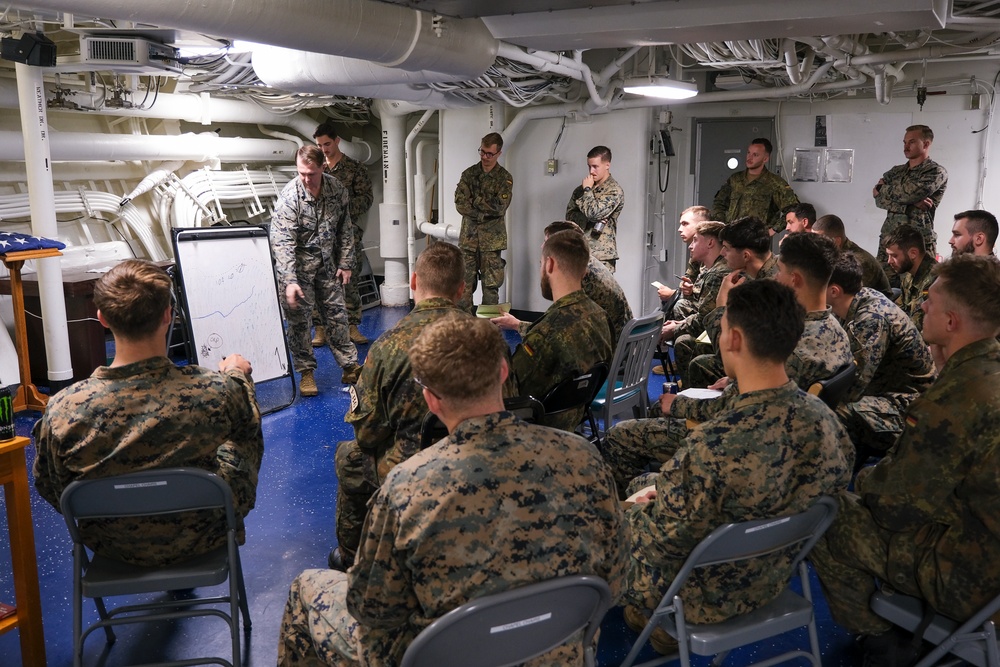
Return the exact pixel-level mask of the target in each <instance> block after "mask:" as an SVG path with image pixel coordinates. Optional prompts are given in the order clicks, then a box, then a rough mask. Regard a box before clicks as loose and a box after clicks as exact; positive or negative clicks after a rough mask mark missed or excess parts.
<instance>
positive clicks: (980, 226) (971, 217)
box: [955, 209, 997, 248]
mask: <svg viewBox="0 0 1000 667" xmlns="http://www.w3.org/2000/svg"><path fill="white" fill-rule="evenodd" d="M962 218H965V230H966V231H967V232H969V233H970V234H980V233H981V234H986V243H987V244H988V245H989V246H990V247H991V248H992V247H993V245H994V244H995V243H996V242H997V217H996V216H995V215H993V214H992V213H990V212H989V211H983V210H981V209H977V210H973V211H962V212H961V213H956V214H955V222H958V221H959V220H961V219H962Z"/></svg>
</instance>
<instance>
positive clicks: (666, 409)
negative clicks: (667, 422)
mask: <svg viewBox="0 0 1000 667" xmlns="http://www.w3.org/2000/svg"><path fill="white" fill-rule="evenodd" d="M676 400H677V394H662V395H661V396H660V411H661V412H662V413H663V416H664V417H669V416H670V408H671V407H673V405H674V401H676Z"/></svg>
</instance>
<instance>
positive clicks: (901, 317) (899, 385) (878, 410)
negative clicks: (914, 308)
mask: <svg viewBox="0 0 1000 667" xmlns="http://www.w3.org/2000/svg"><path fill="white" fill-rule="evenodd" d="M841 324H842V325H843V326H844V329H845V330H846V331H847V335H848V337H850V339H851V351H852V352H853V353H854V362H855V364H857V373H856V375H855V380H854V385H853V386H852V387H851V389H850V391H849V393H848V394H847V396H846V397H845V398H844V400H843V401H842V402H841V404H840V405H839V406H837V415H838V416H839V417H840V420H841V422H842V423H843V424H844V425H845V426H846V427H847V432H848V434H849V435H850V436H851V440H852V441H853V442H854V444H855V446H861V445H868V446H871V447H873V448H875V449H880V450H886V449H888V448H889V447H891V446H892V444H893V443H894V442H895V441H896V437H897V436H898V435H899V433H900V432H901V431H902V430H903V415H905V414H906V408H907V407H908V406H909V405H910V402H911V401H913V399H915V398H916V397H917V396H918V395H920V394H922V393H923V392H924V391H926V390H927V388H928V387H930V386H931V384H932V383H933V382H934V377H935V371H934V359H933V358H932V357H931V353H930V350H929V349H928V348H927V344H926V343H924V340H923V338H921V336H920V332H919V331H918V330H917V327H916V326H915V325H914V324H913V322H912V321H911V320H910V318H909V317H907V315H906V313H904V312H903V311H902V310H900V309H899V308H898V307H897V306H896V305H895V304H894V303H892V301H890V300H889V299H888V298H887V297H886V296H885V295H883V294H881V293H879V292H877V291H875V290H873V289H870V288H867V287H862V288H861V290H860V291H858V293H857V294H856V295H855V296H854V299H853V300H852V301H851V305H850V308H849V309H848V311H847V315H846V316H845V317H844V318H843V319H842V320H841Z"/></svg>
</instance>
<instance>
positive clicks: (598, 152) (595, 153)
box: [587, 146, 611, 162]
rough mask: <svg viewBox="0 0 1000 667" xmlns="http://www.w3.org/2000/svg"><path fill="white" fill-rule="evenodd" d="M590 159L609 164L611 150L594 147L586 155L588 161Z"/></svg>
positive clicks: (604, 147)
mask: <svg viewBox="0 0 1000 667" xmlns="http://www.w3.org/2000/svg"><path fill="white" fill-rule="evenodd" d="M592 157H599V158H601V162H611V149H610V148H608V147H607V146H594V147H593V148H591V149H590V152H589V153H587V159H588V160H589V159H590V158H592Z"/></svg>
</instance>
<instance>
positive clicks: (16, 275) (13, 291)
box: [0, 248, 62, 412]
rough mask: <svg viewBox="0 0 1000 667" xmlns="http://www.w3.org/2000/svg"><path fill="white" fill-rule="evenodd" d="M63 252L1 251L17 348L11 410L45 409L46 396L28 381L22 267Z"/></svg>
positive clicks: (28, 370) (28, 368) (51, 249)
mask: <svg viewBox="0 0 1000 667" xmlns="http://www.w3.org/2000/svg"><path fill="white" fill-rule="evenodd" d="M61 254H62V253H61V252H59V250H57V249H56V248H41V249H39V250H18V251H13V252H6V253H3V254H0V260H2V261H3V264H4V266H6V267H7V269H8V270H9V271H10V296H11V299H12V300H13V306H14V336H15V340H14V347H15V349H17V364H18V370H19V371H20V375H21V384H20V385H19V386H18V388H17V393H16V394H14V397H13V398H14V412H20V411H21V410H38V411H40V412H44V411H45V405H46V404H47V403H48V401H49V398H48V396H45V395H44V394H41V393H39V391H38V388H37V387H35V385H33V384H32V383H31V361H30V359H29V357H28V325H27V322H25V318H24V288H23V287H22V285H21V267H22V266H24V263H25V262H26V261H27V260H29V259H44V258H46V257H58V256H59V255H61Z"/></svg>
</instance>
